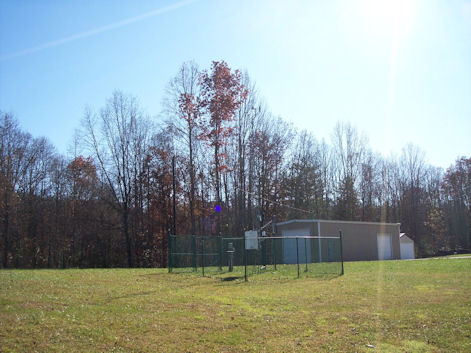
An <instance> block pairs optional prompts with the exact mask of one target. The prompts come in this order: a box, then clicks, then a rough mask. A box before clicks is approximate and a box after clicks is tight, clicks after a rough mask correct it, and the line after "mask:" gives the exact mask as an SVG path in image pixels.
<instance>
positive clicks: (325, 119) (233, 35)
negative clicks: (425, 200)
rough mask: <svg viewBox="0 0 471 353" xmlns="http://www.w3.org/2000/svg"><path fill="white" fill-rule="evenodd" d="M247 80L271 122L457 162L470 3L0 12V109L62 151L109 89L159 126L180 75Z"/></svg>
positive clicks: (11, 2) (270, 0) (107, 0)
mask: <svg viewBox="0 0 471 353" xmlns="http://www.w3.org/2000/svg"><path fill="white" fill-rule="evenodd" d="M188 60H194V61H195V62H196V63H197V64H198V65H199V67H200V68H201V69H208V68H209V67H210V65H211V61H213V60H225V61H226V62H227V63H228V64H229V66H230V67H231V68H233V69H239V70H241V71H247V72H248V74H249V75H250V77H251V79H252V80H253V81H254V82H255V83H256V85H257V87H258V91H259V93H260V95H261V97H262V98H263V100H264V102H265V103H266V105H267V106H268V108H269V109H270V111H271V112H272V113H273V114H274V115H275V116H281V117H283V118H284V119H285V120H287V121H290V122H292V124H293V126H295V127H298V128H303V129H304V128H305V129H308V130H309V131H311V132H312V133H313V134H314V136H315V137H316V138H317V139H318V140H322V139H325V140H326V141H327V142H329V141H330V139H331V136H332V132H333V129H334V126H335V124H336V123H337V122H338V121H342V122H350V123H351V124H353V125H354V126H355V127H356V128H357V129H358V131H360V132H361V133H364V134H365V135H366V136H367V137H368V139H369V145H370V147H371V148H372V149H373V150H374V151H377V152H380V153H382V154H383V155H384V156H389V155H391V154H392V155H399V154H400V152H401V150H402V148H403V147H404V146H405V145H406V144H407V143H413V144H415V145H417V146H418V147H419V148H421V149H422V150H423V151H424V152H425V154H426V158H427V162H428V163H430V164H432V165H435V166H439V167H443V168H447V167H448V166H450V165H451V164H452V163H454V161H455V160H456V159H457V158H458V157H460V156H467V157H470V156H471V0H443V1H436V0H423V1H420V0H417V1H414V0H410V1H406V0H395V1H381V0H376V1H375V0H355V1H338V0H330V1H321V0H319V1H315V0H307V1H296V0H294V1H276V0H265V1H263V0H260V1H253V0H248V1H246V0H224V1H216V0H183V1H170V0H161V1H148V0H140V1H125V0H119V1H117V0H101V1H58V0H57V1H47V0H43V1H15V0H0V110H2V111H4V112H10V113H13V114H14V115H15V116H16V117H17V119H18V120H19V122H20V125H21V127H22V128H23V129H24V130H26V131H28V132H29V133H31V134H32V135H33V136H35V137H39V136H46V137H47V138H48V139H49V140H50V141H51V142H52V143H53V144H54V145H55V146H56V147H57V149H58V150H59V152H61V153H66V152H67V147H68V146H69V145H70V144H71V141H72V137H73V134H74V131H75V130H76V129H77V128H79V127H80V120H81V118H82V117H83V114H84V111H85V108H86V107H91V108H93V109H100V108H101V107H103V106H104V105H105V103H106V100H107V98H109V97H110V96H111V94H112V92H113V91H114V90H116V89H119V90H121V91H123V92H125V93H128V94H132V95H134V96H136V97H137V98H138V100H139V103H140V105H141V107H142V108H143V110H144V111H145V112H146V113H147V114H148V115H150V116H152V117H155V118H156V119H159V117H160V118H161V117H162V114H161V111H162V100H163V96H164V92H165V87H166V86H167V84H168V82H169V81H170V79H171V78H172V77H174V76H175V75H176V73H177V70H178V68H179V67H180V66H181V64H182V63H183V62H185V61H188Z"/></svg>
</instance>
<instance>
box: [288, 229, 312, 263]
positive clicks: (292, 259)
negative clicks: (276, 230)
mask: <svg viewBox="0 0 471 353" xmlns="http://www.w3.org/2000/svg"><path fill="white" fill-rule="evenodd" d="M281 235H282V236H283V237H296V236H299V237H304V236H309V235H311V233H310V232H309V229H307V228H306V229H290V230H283V231H282V232H281ZM298 251H299V262H300V263H304V262H305V261H306V257H307V261H308V262H310V261H311V239H307V241H306V247H304V239H298ZM283 262H284V263H285V264H295V263H296V238H293V239H283Z"/></svg>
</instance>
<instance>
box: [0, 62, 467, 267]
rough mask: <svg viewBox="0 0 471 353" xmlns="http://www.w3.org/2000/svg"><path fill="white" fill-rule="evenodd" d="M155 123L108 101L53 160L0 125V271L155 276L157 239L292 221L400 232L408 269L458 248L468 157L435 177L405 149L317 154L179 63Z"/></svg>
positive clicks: (306, 135) (262, 109)
mask: <svg viewBox="0 0 471 353" xmlns="http://www.w3.org/2000/svg"><path fill="white" fill-rule="evenodd" d="M162 111H163V113H162V115H163V117H164V118H163V119H160V120H158V121H155V120H154V119H151V118H150V117H149V116H147V115H146V114H145V113H144V112H143V111H142V108H141V107H140V106H139V103H138V100H137V98H136V97H134V96H132V95H127V94H124V93H123V92H120V91H115V92H113V93H112V95H111V97H110V98H109V99H108V100H107V101H106V102H105V104H104V106H103V107H102V108H101V109H98V110H93V109H87V110H86V111H85V113H84V117H83V120H82V122H81V126H80V128H79V129H78V131H77V133H76V134H75V136H74V139H73V143H72V144H71V146H70V148H69V152H68V154H67V155H62V154H60V153H58V152H57V150H56V149H55V148H54V146H53V145H52V144H51V143H50V142H49V141H48V140H47V139H46V138H43V137H40V138H38V137H33V136H32V135H30V134H29V133H28V132H25V131H23V130H22V129H21V127H20V126H19V123H18V120H17V119H16V118H15V117H14V116H13V115H12V114H11V113H7V112H0V219H1V229H0V235H1V237H0V239H1V240H0V249H1V251H0V259H1V266H2V267H3V268H7V267H17V268H37V267H48V268H67V267H120V266H121V267H135V266H139V267H151V266H166V265H167V261H168V259H167V249H168V244H167V233H168V232H172V233H176V234H205V235H218V234H222V235H229V234H230V235H234V236H241V235H243V233H244V231H245V230H249V229H258V228H259V227H260V226H261V225H262V224H265V223H267V222H268V221H270V220H272V219H275V220H277V221H282V220H287V219H292V218H314V219H337V220H355V221H372V222H400V223H401V231H403V232H405V233H407V235H408V236H409V237H411V238H412V239H413V240H414V241H415V244H416V251H417V255H418V256H427V255H432V254H437V253H440V252H446V251H452V250H463V249H468V250H469V249H470V248H471V204H470V202H471V157H469V158H467V157H459V158H458V159H457V160H456V162H455V163H454V164H452V165H451V166H450V167H449V168H448V169H447V170H446V171H443V170H442V169H441V168H437V167H434V166H431V165H429V164H427V163H426V161H425V155H424V153H423V152H422V151H421V150H420V149H419V148H418V147H416V146H414V145H412V144H409V145H407V146H405V147H404V148H403V150H402V154H401V155H400V156H397V157H384V156H382V155H380V154H378V153H375V152H374V151H372V150H371V148H370V147H369V146H368V141H367V139H366V137H365V136H364V135H362V134H361V133H359V132H358V130H357V129H356V128H355V127H354V126H353V125H351V124H349V123H342V122H339V123H337V125H336V126H335V128H334V131H333V132H332V136H331V140H330V141H325V140H322V141H319V140H317V139H316V137H315V136H314V135H313V134H312V133H311V132H309V131H308V130H300V129H296V128H295V127H293V126H292V125H291V124H289V123H287V122H286V121H285V120H283V119H282V118H280V117H276V116H274V115H273V114H272V113H270V111H269V110H268V108H267V106H266V105H265V104H264V102H263V101H262V100H261V98H260V95H259V93H258V91H257V88H256V85H255V83H254V82H253V81H251V79H250V78H249V75H248V74H247V73H241V72H240V71H239V70H232V69H231V68H230V67H229V66H228V65H227V64H226V63H225V62H224V61H221V62H213V63H212V65H211V66H210V68H209V69H208V70H200V69H199V68H198V67H197V65H196V64H195V63H193V62H186V63H183V64H182V66H181V67H180V69H179V71H178V72H177V74H176V75H175V77H174V78H173V79H172V80H171V81H170V82H169V84H168V86H167V89H166V91H165V99H164V102H163V109H162ZM268 229H269V228H268Z"/></svg>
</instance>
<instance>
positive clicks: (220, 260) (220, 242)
mask: <svg viewBox="0 0 471 353" xmlns="http://www.w3.org/2000/svg"><path fill="white" fill-rule="evenodd" d="M218 249H219V251H218V252H219V271H222V236H219V242H218Z"/></svg>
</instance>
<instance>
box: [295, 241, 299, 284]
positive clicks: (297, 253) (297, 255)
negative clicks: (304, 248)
mask: <svg viewBox="0 0 471 353" xmlns="http://www.w3.org/2000/svg"><path fill="white" fill-rule="evenodd" d="M296 263H297V265H298V278H299V247H298V237H297V236H296Z"/></svg>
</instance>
